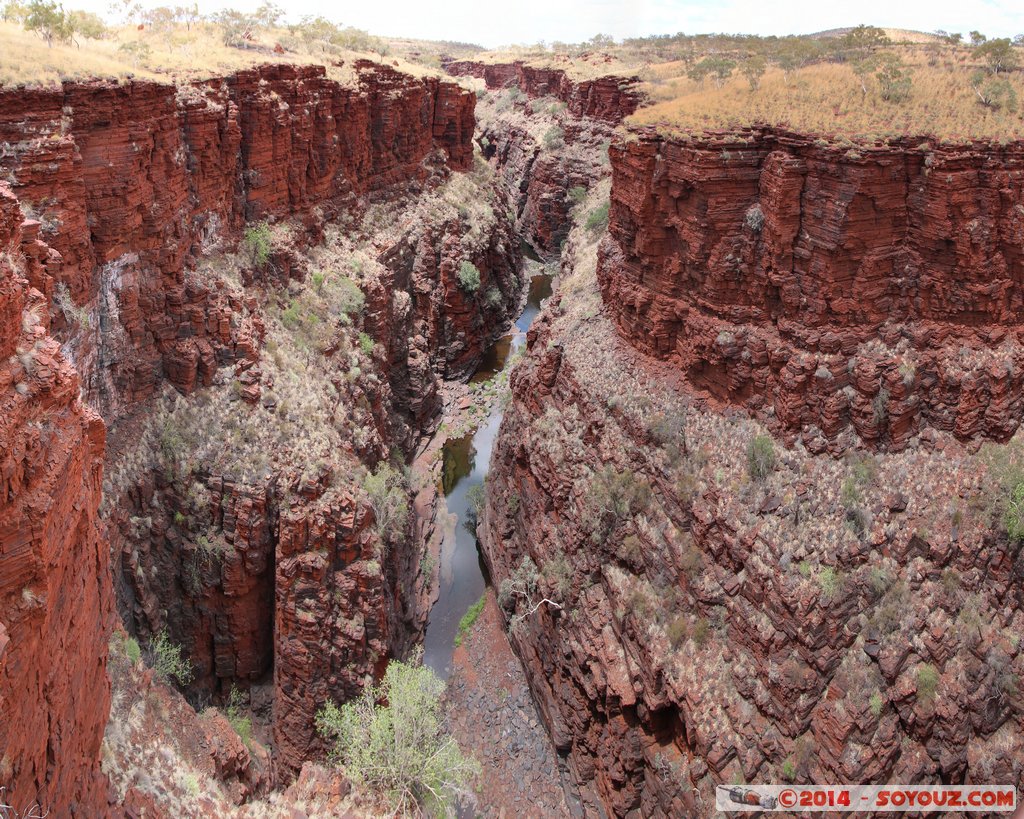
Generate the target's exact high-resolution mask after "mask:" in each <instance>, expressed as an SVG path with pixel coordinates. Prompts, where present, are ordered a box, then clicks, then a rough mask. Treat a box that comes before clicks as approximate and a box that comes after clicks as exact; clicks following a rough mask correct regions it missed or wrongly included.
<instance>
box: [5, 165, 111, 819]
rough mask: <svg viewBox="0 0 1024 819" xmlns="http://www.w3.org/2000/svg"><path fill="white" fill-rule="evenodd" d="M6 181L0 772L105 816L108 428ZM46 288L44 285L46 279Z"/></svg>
mask: <svg viewBox="0 0 1024 819" xmlns="http://www.w3.org/2000/svg"><path fill="white" fill-rule="evenodd" d="M23 219H24V217H23V215H22V213H21V210H20V209H19V207H18V203H17V200H16V199H15V198H14V196H13V195H12V194H11V191H10V188H9V187H8V186H7V185H6V184H2V183H0V712H2V713H3V719H2V720H0V783H2V784H3V785H4V786H6V788H7V790H6V791H5V792H4V794H3V802H4V803H6V804H9V805H11V806H13V807H14V809H15V810H18V811H20V812H22V814H23V815H28V814H27V812H28V811H29V810H30V808H31V806H32V805H34V804H38V805H39V806H40V809H41V810H42V811H43V812H45V811H47V810H49V812H50V814H51V815H57V816H100V815H102V813H103V810H104V808H105V806H106V780H105V778H104V777H103V775H102V774H101V773H100V768H99V749H100V741H101V739H102V736H103V726H104V725H105V724H106V720H107V710H108V708H109V704H110V683H109V680H108V679H107V675H106V671H105V664H106V657H107V637H108V635H109V633H110V628H111V625H112V606H113V593H112V591H111V586H110V564H109V558H108V552H107V547H106V543H105V542H104V540H103V536H102V525H101V523H100V520H99V514H98V507H99V502H100V495H101V492H102V489H101V483H102V473H103V446H104V439H105V432H106V431H105V428H104V425H103V422H102V421H101V420H100V418H99V416H98V415H97V414H96V413H95V412H94V411H93V410H91V409H90V408H88V407H87V406H86V405H85V404H84V403H83V402H82V400H81V397H80V394H79V379H78V375H77V373H76V372H75V369H74V367H73V366H72V364H71V363H70V362H69V361H68V360H67V359H66V358H65V357H64V356H63V355H62V354H61V350H60V345H59V344H58V343H57V342H56V341H55V340H54V339H53V338H52V336H51V335H50V333H49V312H48V304H47V300H46V298H45V297H44V295H43V293H42V292H40V289H42V290H43V292H45V291H46V290H47V289H48V288H49V287H52V281H51V275H52V274H54V273H56V271H57V270H59V268H60V257H59V255H58V254H57V253H56V252H55V251H53V250H51V249H50V248H48V247H47V246H46V245H45V244H43V243H42V242H41V241H40V240H39V239H37V238H36V236H37V235H38V227H39V225H38V223H36V222H23ZM37 288H39V289H37Z"/></svg>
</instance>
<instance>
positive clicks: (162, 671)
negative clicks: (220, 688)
mask: <svg viewBox="0 0 1024 819" xmlns="http://www.w3.org/2000/svg"><path fill="white" fill-rule="evenodd" d="M149 649H150V651H151V652H152V654H153V670H154V671H156V673H157V674H158V675H159V676H160V677H162V678H163V679H164V680H165V681H167V682H171V681H172V680H177V682H178V684H179V685H188V684H189V683H190V682H192V678H193V676H194V671H193V669H192V663H191V661H190V660H189V659H188V657H182V656H181V646H179V645H177V644H176V643H172V642H171V638H170V636H169V635H168V634H167V629H161V630H160V631H159V632H157V634H156V636H155V637H154V638H153V639H152V641H151V642H150V644H149Z"/></svg>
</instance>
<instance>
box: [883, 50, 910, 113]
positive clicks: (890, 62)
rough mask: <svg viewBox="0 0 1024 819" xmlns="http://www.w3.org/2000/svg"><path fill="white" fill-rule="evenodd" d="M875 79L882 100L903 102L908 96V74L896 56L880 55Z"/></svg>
mask: <svg viewBox="0 0 1024 819" xmlns="http://www.w3.org/2000/svg"><path fill="white" fill-rule="evenodd" d="M875 78H876V79H877V80H878V89H879V92H880V93H881V95H882V99H883V100H886V101H888V102H903V101H904V100H906V99H907V98H908V97H909V96H910V86H911V79H910V72H909V71H907V70H906V69H905V68H904V66H903V61H902V60H901V59H900V58H899V56H898V55H896V54H883V55H881V56H880V57H879V61H878V69H877V71H876V72H875Z"/></svg>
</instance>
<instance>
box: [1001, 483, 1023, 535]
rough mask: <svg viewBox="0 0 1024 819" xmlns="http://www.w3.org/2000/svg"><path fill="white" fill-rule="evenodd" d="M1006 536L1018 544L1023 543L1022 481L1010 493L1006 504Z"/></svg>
mask: <svg viewBox="0 0 1024 819" xmlns="http://www.w3.org/2000/svg"><path fill="white" fill-rule="evenodd" d="M1004 520H1005V522H1006V534H1008V535H1009V536H1010V540H1014V541H1017V542H1018V543H1020V542H1022V541H1024V480H1022V481H1021V482H1020V483H1018V484H1017V485H1016V486H1015V487H1014V488H1013V491H1012V492H1011V493H1010V499H1009V500H1008V501H1007V503H1006V514H1005V517H1004Z"/></svg>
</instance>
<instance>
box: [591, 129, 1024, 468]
mask: <svg viewBox="0 0 1024 819" xmlns="http://www.w3.org/2000/svg"><path fill="white" fill-rule="evenodd" d="M611 158H612V168H613V180H614V181H613V187H612V202H611V221H610V227H609V233H610V238H609V239H608V240H607V241H606V242H605V243H604V245H603V246H602V258H601V263H600V267H599V278H600V281H601V288H602V294H603V297H604V301H605V304H606V306H607V309H608V310H609V311H610V313H611V315H612V316H613V318H614V320H615V322H616V324H617V325H618V327H619V330H620V332H621V334H622V336H623V337H624V338H625V339H627V340H628V341H629V343H631V344H634V345H636V346H637V347H639V348H640V349H642V350H644V351H646V352H649V353H652V354H654V355H657V356H659V357H661V358H664V359H666V360H668V361H671V362H672V363H673V364H674V365H675V366H676V367H678V368H679V369H680V370H681V371H682V372H683V373H684V375H685V376H686V378H687V379H688V380H689V382H690V383H691V384H692V385H693V386H694V387H696V388H697V389H699V390H701V391H703V392H705V393H706V394H707V395H709V396H711V397H712V398H714V399H715V400H717V401H719V402H721V403H728V404H735V405H738V406H742V407H744V408H745V409H747V410H749V411H750V412H752V413H753V414H755V415H756V416H757V417H759V418H760V419H761V420H763V421H764V422H765V423H766V424H768V425H769V426H771V427H772V428H774V429H776V430H778V431H779V432H780V433H781V434H783V435H785V436H786V438H787V439H788V440H793V439H794V438H796V437H802V439H803V441H804V442H805V443H806V444H807V446H808V447H809V448H811V449H812V450H814V451H822V450H824V449H829V450H831V451H833V452H839V451H842V450H844V449H846V448H848V447H849V446H851V445H855V444H856V443H857V440H858V439H859V440H860V441H861V442H863V443H864V444H865V445H867V446H870V447H873V448H888V449H893V450H899V449H902V448H904V447H905V446H907V444H908V443H909V442H910V441H911V440H912V439H914V438H915V436H920V435H921V434H923V433H924V432H925V431H926V430H927V429H929V428H932V429H937V430H943V431H948V432H951V433H953V434H955V435H956V436H957V437H959V438H961V439H978V438H992V439H995V440H998V441H1005V440H1007V439H1008V438H1009V437H1010V435H1012V434H1013V432H1014V430H1016V429H1017V427H1018V425H1019V424H1020V422H1021V418H1022V416H1024V346H1022V344H1024V335H1022V334H1021V330H1020V321H1019V317H1020V315H1021V311H1022V310H1024V283H1022V279H1021V275H1022V270H1024V147H1022V146H1021V145H1020V144H1010V145H1006V146H1002V145H995V144H991V145H990V144H976V145H968V146H956V147H952V146H947V145H940V144H935V143H933V142H932V141H927V140H926V141H924V142H922V141H921V140H904V141H903V142H900V143H896V144H891V145H873V146H858V147H856V148H849V149H847V148H840V147H835V146H831V145H828V144H827V143H825V142H824V141H823V140H813V139H812V138H809V137H802V136H797V135H793V134H788V133H784V132H779V131H773V130H767V129H755V130H751V131H746V132H741V133H737V134H728V135H726V134H723V135H721V136H718V137H713V138H708V139H704V140H697V139H694V140H690V141H677V140H672V139H668V138H662V137H659V136H656V135H654V134H653V133H651V132H645V133H642V134H640V135H639V136H635V135H634V136H630V137H628V138H626V139H624V140H619V141H617V142H616V143H615V144H614V145H613V146H612V149H611Z"/></svg>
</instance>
